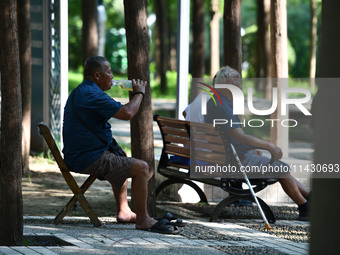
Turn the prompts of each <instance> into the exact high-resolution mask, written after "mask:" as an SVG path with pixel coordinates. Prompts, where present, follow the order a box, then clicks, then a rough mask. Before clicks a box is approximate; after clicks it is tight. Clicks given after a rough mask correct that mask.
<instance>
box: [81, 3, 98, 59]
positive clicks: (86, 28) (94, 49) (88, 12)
mask: <svg viewBox="0 0 340 255" xmlns="http://www.w3.org/2000/svg"><path fill="white" fill-rule="evenodd" d="M97 5H98V3H97V0H82V18H83V33H82V53H83V63H84V62H85V60H86V59H87V58H89V57H92V56H96V55H97V54H98V27H97Z"/></svg>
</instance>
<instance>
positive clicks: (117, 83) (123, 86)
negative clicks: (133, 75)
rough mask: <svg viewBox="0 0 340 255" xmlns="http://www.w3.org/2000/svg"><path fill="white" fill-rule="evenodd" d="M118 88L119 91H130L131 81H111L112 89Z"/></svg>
mask: <svg viewBox="0 0 340 255" xmlns="http://www.w3.org/2000/svg"><path fill="white" fill-rule="evenodd" d="M113 86H118V87H120V88H121V89H126V90H130V91H132V90H133V89H132V81H130V80H112V87H113Z"/></svg>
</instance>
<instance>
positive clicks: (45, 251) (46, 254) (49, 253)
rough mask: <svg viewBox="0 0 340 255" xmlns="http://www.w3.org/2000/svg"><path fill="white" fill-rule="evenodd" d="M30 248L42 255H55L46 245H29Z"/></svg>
mask: <svg viewBox="0 0 340 255" xmlns="http://www.w3.org/2000/svg"><path fill="white" fill-rule="evenodd" d="M30 249H32V250H34V251H36V252H38V253H39V254H43V255H57V253H55V252H53V251H51V250H49V249H47V248H46V247H43V246H31V247H30Z"/></svg>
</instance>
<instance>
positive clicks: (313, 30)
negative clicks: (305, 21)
mask: <svg viewBox="0 0 340 255" xmlns="http://www.w3.org/2000/svg"><path fill="white" fill-rule="evenodd" d="M310 16H311V17H310V56H309V79H310V83H309V84H310V89H311V90H312V91H314V89H315V80H314V79H315V72H316V37H317V22H318V19H317V14H316V0H310Z"/></svg>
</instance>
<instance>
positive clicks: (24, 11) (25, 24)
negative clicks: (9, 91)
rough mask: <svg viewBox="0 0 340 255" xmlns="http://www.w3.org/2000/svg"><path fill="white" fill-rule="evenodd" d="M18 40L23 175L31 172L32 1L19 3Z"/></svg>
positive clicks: (24, 0)
mask: <svg viewBox="0 0 340 255" xmlns="http://www.w3.org/2000/svg"><path fill="white" fill-rule="evenodd" d="M17 3H18V38H19V55H20V77H21V92H22V93H21V94H22V170H23V174H25V173H27V171H28V170H29V156H30V145H31V96H32V74H31V73H32V68H31V27H30V22H31V16H30V1H29V0H22V1H18V2H17Z"/></svg>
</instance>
